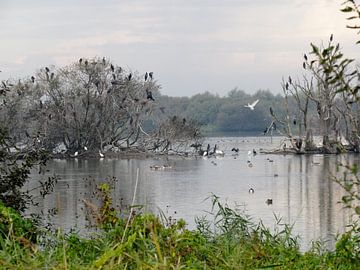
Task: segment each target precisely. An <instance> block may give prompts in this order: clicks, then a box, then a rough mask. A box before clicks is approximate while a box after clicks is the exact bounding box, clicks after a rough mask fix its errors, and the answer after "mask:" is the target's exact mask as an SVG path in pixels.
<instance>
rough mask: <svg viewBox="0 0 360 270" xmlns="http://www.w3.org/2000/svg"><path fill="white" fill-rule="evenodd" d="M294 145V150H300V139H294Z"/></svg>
mask: <svg viewBox="0 0 360 270" xmlns="http://www.w3.org/2000/svg"><path fill="white" fill-rule="evenodd" d="M295 145H296V148H297V149H299V150H300V149H301V146H302V139H299V138H298V139H296V142H295Z"/></svg>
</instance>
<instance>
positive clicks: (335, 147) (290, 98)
mask: <svg viewBox="0 0 360 270" xmlns="http://www.w3.org/2000/svg"><path fill="white" fill-rule="evenodd" d="M311 47H312V51H311V55H313V59H310V58H309V57H308V56H307V55H304V60H305V61H304V63H303V68H304V69H305V70H306V71H307V73H308V74H310V76H306V75H304V77H303V80H302V81H293V80H292V79H291V78H290V77H289V80H288V81H286V82H285V81H283V83H282V87H283V91H284V94H285V104H284V105H285V108H286V116H285V117H284V119H279V117H278V116H277V115H275V113H271V114H272V117H273V118H274V119H275V120H276V121H277V122H278V124H280V125H279V126H281V127H282V133H283V134H284V135H285V136H287V137H289V138H290V139H291V140H290V141H291V142H292V144H293V146H295V149H297V151H300V150H301V149H299V148H298V147H296V144H295V141H294V140H292V138H294V137H295V136H294V134H296V137H295V138H298V139H305V147H304V150H305V151H312V150H314V149H316V147H315V145H314V143H313V140H312V134H313V129H314V128H316V133H317V134H319V135H320V136H321V137H322V148H321V151H323V152H325V153H335V152H341V151H347V150H353V151H357V152H358V151H359V145H360V129H359V127H360V124H359V123H360V107H359V103H358V100H357V99H355V100H354V98H353V97H351V96H349V95H346V91H345V90H346V89H347V88H349V87H352V82H353V81H354V80H355V79H356V76H357V74H358V72H357V70H355V71H352V72H351V71H349V69H350V63H352V61H353V60H350V59H346V58H345V59H344V57H343V54H342V53H341V51H340V45H339V44H336V45H335V44H333V39H332V38H331V39H330V40H329V42H328V44H327V46H321V47H317V46H315V45H313V44H311ZM344 89H345V90H344ZM291 102H292V103H293V104H290V103H291ZM293 105H295V106H293ZM294 107H295V109H294ZM289 108H292V111H290V109H289ZM310 109H312V110H315V113H313V115H314V114H315V115H317V117H313V118H312V119H308V117H309V115H311V114H309V110H310ZM291 115H294V117H291ZM348 143H349V144H350V145H351V147H350V149H346V147H348V146H347V144H348Z"/></svg>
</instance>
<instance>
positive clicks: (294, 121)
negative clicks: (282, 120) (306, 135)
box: [293, 118, 296, 126]
mask: <svg viewBox="0 0 360 270" xmlns="http://www.w3.org/2000/svg"><path fill="white" fill-rule="evenodd" d="M293 124H294V125H295V126H296V118H294V120H293Z"/></svg>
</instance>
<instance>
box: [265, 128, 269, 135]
mask: <svg viewBox="0 0 360 270" xmlns="http://www.w3.org/2000/svg"><path fill="white" fill-rule="evenodd" d="M268 132H269V129H268V128H267V127H266V128H265V129H264V135H266V134H267V133H268Z"/></svg>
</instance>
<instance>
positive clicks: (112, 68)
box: [110, 64, 115, 72]
mask: <svg viewBox="0 0 360 270" xmlns="http://www.w3.org/2000/svg"><path fill="white" fill-rule="evenodd" d="M110 68H111V71H112V72H114V71H115V68H114V66H113V64H111V65H110Z"/></svg>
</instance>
